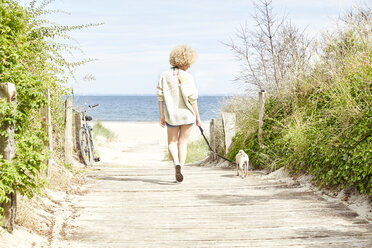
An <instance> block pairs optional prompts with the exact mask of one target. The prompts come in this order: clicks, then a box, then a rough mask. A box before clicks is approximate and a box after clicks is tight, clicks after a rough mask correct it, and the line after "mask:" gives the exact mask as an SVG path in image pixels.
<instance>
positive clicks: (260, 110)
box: [258, 90, 266, 146]
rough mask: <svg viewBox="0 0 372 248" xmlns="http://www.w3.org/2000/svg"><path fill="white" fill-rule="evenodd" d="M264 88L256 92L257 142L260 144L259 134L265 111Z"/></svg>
mask: <svg viewBox="0 0 372 248" xmlns="http://www.w3.org/2000/svg"><path fill="white" fill-rule="evenodd" d="M265 98H266V92H265V90H261V91H260V92H258V143H259V144H260V146H262V140H261V134H262V125H263V116H264V113H265Z"/></svg>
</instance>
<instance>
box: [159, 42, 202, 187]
mask: <svg viewBox="0 0 372 248" xmlns="http://www.w3.org/2000/svg"><path fill="white" fill-rule="evenodd" d="M196 58H197V54H196V52H195V51H194V50H193V49H192V48H191V47H190V46H187V45H179V46H176V47H175V48H174V49H173V50H172V51H171V53H170V58H169V62H170V64H171V65H172V68H171V69H169V70H167V71H165V72H163V73H162V74H161V76H160V80H159V83H158V86H157V91H156V93H157V97H158V101H159V112H160V125H161V126H162V127H165V126H167V133H168V151H169V153H170V155H171V157H172V159H173V163H174V166H175V171H176V180H177V182H182V181H183V175H182V172H181V169H182V166H183V165H184V164H185V160H186V154H187V142H188V139H189V136H190V133H191V129H192V125H193V124H194V123H195V124H196V125H197V126H201V121H200V116H199V111H198V105H197V98H198V91H197V89H196V87H195V83H194V78H193V77H192V75H191V74H189V73H187V72H186V70H187V69H188V68H189V67H190V65H191V64H193V63H194V62H195V60H196ZM164 103H165V104H164Z"/></svg>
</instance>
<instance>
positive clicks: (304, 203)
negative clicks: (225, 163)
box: [64, 143, 372, 248]
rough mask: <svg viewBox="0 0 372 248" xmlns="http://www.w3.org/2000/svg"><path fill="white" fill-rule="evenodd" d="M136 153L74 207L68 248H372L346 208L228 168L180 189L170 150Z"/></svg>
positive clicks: (95, 178)
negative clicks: (241, 175)
mask: <svg viewBox="0 0 372 248" xmlns="http://www.w3.org/2000/svg"><path fill="white" fill-rule="evenodd" d="M137 145H138V146H140V147H141V150H136V149H134V148H135V146H137ZM132 148H133V151H134V153H131V152H130V150H131V148H129V147H128V149H127V150H126V152H127V155H126V156H128V161H131V162H130V163H125V162H122V163H120V162H119V161H118V162H117V163H111V164H106V165H102V166H100V167H99V168H98V169H97V170H95V171H92V173H91V175H90V176H89V181H88V185H87V190H88V191H87V193H86V194H84V195H82V196H78V197H76V198H74V199H73V200H72V206H73V207H74V209H75V212H74V216H72V218H71V219H70V221H68V222H67V223H66V226H65V228H64V230H68V231H67V232H68V234H67V235H66V239H67V240H65V241H66V244H67V246H66V247H79V248H80V247H138V248H140V247H141V248H143V247H161V248H167V247H172V248H173V247H252V248H253V247H337V248H339V247H372V241H371V240H372V224H371V223H369V222H368V221H366V220H363V219H360V218H358V217H357V215H356V213H354V212H352V211H351V210H349V209H348V208H347V207H346V206H344V205H343V204H341V203H339V204H336V203H330V202H327V201H326V200H324V199H323V198H321V197H319V196H317V195H316V194H314V193H313V192H311V191H306V190H304V189H302V188H298V186H290V185H286V184H283V183H280V182H277V181H273V180H265V179H262V178H261V177H259V176H257V175H255V174H254V173H253V174H252V175H250V176H249V177H248V178H246V179H241V178H239V177H236V176H235V172H234V171H231V170H226V169H220V168H206V167H186V168H184V171H183V172H184V176H185V180H184V182H182V183H174V171H173V167H172V166H171V165H170V164H169V163H168V162H165V161H161V159H159V158H160V157H162V156H163V153H164V147H162V149H163V150H162V151H160V150H159V151H158V152H156V150H154V149H159V148H154V145H153V144H145V143H142V144H136V145H133V147H132ZM143 151H146V152H148V153H151V154H153V157H151V156H150V157H147V158H146V159H144V158H142V157H141V156H139V155H140V154H141V152H143ZM136 159H137V161H136Z"/></svg>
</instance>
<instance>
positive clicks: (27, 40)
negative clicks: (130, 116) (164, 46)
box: [0, 0, 92, 210]
mask: <svg viewBox="0 0 372 248" xmlns="http://www.w3.org/2000/svg"><path fill="white" fill-rule="evenodd" d="M35 2H36V1H32V2H31V4H30V6H29V7H27V8H24V7H22V6H21V5H20V4H19V3H18V1H15V0H0V83H13V84H15V86H16V88H17V106H16V112H15V114H13V113H12V109H13V108H12V106H10V105H11V104H7V103H4V102H1V103H0V116H1V119H0V126H2V125H3V124H9V123H12V124H14V126H15V135H14V139H15V157H14V158H13V160H12V161H11V162H9V161H5V160H4V159H3V158H0V202H3V201H7V200H8V199H7V197H6V195H7V194H9V193H11V192H13V190H14V189H15V190H17V191H18V192H20V193H21V194H22V195H27V196H28V197H32V196H33V195H34V193H38V192H40V188H41V187H42V186H43V184H44V182H43V180H42V178H41V176H40V175H41V172H42V171H43V170H44V169H45V168H46V164H45V163H46V161H47V158H48V156H49V154H48V148H47V147H46V146H45V143H46V142H47V141H48V135H47V128H46V123H45V121H44V117H45V116H44V115H45V114H43V113H45V111H44V108H45V106H46V104H47V94H46V92H47V90H48V89H49V91H50V98H51V111H52V125H53V133H54V138H55V139H56V140H55V142H54V143H55V144H56V147H55V148H54V151H55V157H56V158H58V157H60V154H59V152H61V151H62V149H63V148H62V147H61V143H62V142H60V140H61V137H62V134H63V131H64V130H63V129H64V127H63V125H64V122H63V121H64V116H63V113H64V111H63V108H64V107H63V96H66V95H68V94H70V91H69V89H68V88H67V87H66V82H67V79H68V78H69V76H71V75H72V72H73V69H74V68H75V67H76V66H78V65H81V64H83V63H85V62H86V61H78V62H68V61H67V60H65V59H64V57H63V56H62V54H61V53H62V52H71V51H73V50H74V49H75V48H74V47H72V46H69V45H66V44H63V43H59V42H57V41H56V40H57V39H58V40H59V41H61V40H63V39H64V38H66V37H68V36H67V32H68V31H71V30H74V29H81V28H84V27H89V26H92V25H81V26H71V27H70V26H63V25H58V24H55V23H50V22H48V21H46V20H44V19H43V15H45V14H48V13H50V12H51V11H48V10H45V6H46V5H47V4H48V3H50V2H51V1H44V2H43V3H41V4H40V6H36V5H35ZM0 135H6V134H5V133H4V132H1V133H0ZM0 210H1V209H0Z"/></svg>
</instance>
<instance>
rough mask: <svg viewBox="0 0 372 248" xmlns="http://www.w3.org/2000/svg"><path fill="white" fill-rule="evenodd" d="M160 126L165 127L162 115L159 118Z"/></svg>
mask: <svg viewBox="0 0 372 248" xmlns="http://www.w3.org/2000/svg"><path fill="white" fill-rule="evenodd" d="M160 126H162V127H165V118H164V115H161V116H160Z"/></svg>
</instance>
